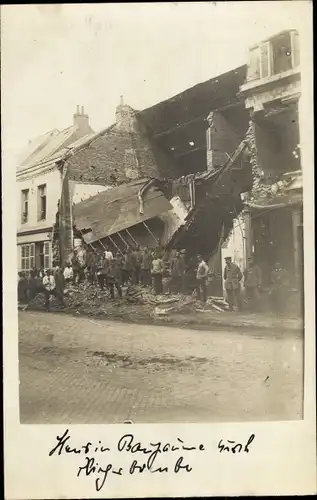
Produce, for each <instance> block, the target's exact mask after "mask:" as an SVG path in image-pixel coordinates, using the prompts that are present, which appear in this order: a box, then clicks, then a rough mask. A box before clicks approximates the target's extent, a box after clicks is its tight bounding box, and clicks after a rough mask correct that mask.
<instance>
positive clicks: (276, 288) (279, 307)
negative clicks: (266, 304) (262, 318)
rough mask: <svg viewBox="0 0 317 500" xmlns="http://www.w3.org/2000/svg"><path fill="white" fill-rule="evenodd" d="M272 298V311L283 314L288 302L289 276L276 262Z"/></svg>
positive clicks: (272, 276)
mask: <svg viewBox="0 0 317 500" xmlns="http://www.w3.org/2000/svg"><path fill="white" fill-rule="evenodd" d="M271 284H272V287H271V290H270V298H271V304H272V309H273V311H275V312H276V313H277V314H283V312H284V308H285V303H286V300H287V289H288V285H289V282H288V274H287V271H286V270H285V269H283V267H282V266H281V264H280V263H279V262H276V264H275V265H274V267H273V269H272V272H271Z"/></svg>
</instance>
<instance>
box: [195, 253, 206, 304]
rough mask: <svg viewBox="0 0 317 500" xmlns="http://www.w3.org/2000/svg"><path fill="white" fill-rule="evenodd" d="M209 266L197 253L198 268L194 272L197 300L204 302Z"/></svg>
mask: <svg viewBox="0 0 317 500" xmlns="http://www.w3.org/2000/svg"><path fill="white" fill-rule="evenodd" d="M208 272H209V267H208V266H207V264H206V262H205V261H204V259H203V257H202V256H201V255H198V268H197V273H196V279H197V295H198V300H202V301H203V302H206V300H207V277H208Z"/></svg>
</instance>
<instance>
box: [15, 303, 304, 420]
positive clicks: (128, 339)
mask: <svg viewBox="0 0 317 500" xmlns="http://www.w3.org/2000/svg"><path fill="white" fill-rule="evenodd" d="M277 333H278V332H272V331H270V332H267V333H258V334H257V333H256V329H255V331H254V334H252V335H251V334H250V333H248V334H242V333H237V332H234V331H230V332H229V331H227V332H224V331H214V332H210V331H209V332H207V331H195V330H190V329H177V328H170V327H155V326H144V325H135V324H133V325H132V324H126V323H119V322H112V321H103V320H95V319H94V320H91V319H89V318H83V317H71V316H67V315H63V314H54V313H48V314H47V313H42V312H30V311H27V312H21V313H19V335H20V337H19V339H20V341H19V365H20V412H21V413H20V416H21V422H22V423H122V422H123V421H124V420H126V419H131V420H133V421H134V422H200V421H206V422H216V421H239V420H240V421H245V420H275V419H278V420H283V419H285V420H286V419H298V418H301V415H302V413H301V412H302V395H303V392H302V391H303V390H302V382H303V376H302V371H303V339H302V336H300V335H297V334H288V335H283V336H282V335H278V334H277Z"/></svg>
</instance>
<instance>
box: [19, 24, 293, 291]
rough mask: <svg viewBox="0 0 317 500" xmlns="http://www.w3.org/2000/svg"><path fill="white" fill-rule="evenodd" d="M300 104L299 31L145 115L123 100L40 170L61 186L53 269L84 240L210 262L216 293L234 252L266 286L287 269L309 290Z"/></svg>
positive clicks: (268, 42) (261, 47) (276, 39)
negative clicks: (274, 272) (109, 119)
mask: <svg viewBox="0 0 317 500" xmlns="http://www.w3.org/2000/svg"><path fill="white" fill-rule="evenodd" d="M299 99H300V70H299V42H298V34H297V33H296V32H295V31H287V32H283V33H281V34H279V35H277V36H275V37H273V38H272V39H270V40H266V41H264V42H262V43H260V44H258V45H257V46H256V47H252V48H251V49H250V61H249V64H248V65H245V66H241V67H239V68H236V69H233V70H231V71H229V72H227V73H224V74H222V75H219V76H217V77H215V78H212V79H210V80H208V81H206V82H203V83H201V84H198V85H195V86H194V87H192V88H190V89H187V90H185V91H183V92H181V93H180V94H178V95H176V96H174V97H172V98H170V99H167V100H165V101H163V102H160V103H158V104H155V105H154V106H151V107H149V108H147V109H144V110H142V111H138V110H134V109H133V108H131V107H130V106H129V105H128V104H125V103H124V102H123V98H121V102H120V104H119V105H118V107H117V109H116V117H115V123H114V124H113V125H111V126H110V127H107V128H105V129H104V130H102V131H101V132H99V133H92V131H89V132H88V133H86V134H83V136H82V137H81V138H77V140H76V141H75V142H73V143H72V144H69V143H68V144H67V146H66V147H65V145H64V147H60V148H58V149H57V150H56V149H55V150H54V152H52V153H51V154H50V155H48V156H46V157H45V158H42V159H41V160H40V161H39V162H37V165H36V169H37V170H38V171H39V172H40V171H41V169H44V170H45V169H47V171H48V170H50V169H51V171H54V172H55V173H54V175H56V176H57V177H56V179H57V178H58V187H57V192H56V194H55V198H54V203H53V205H54V210H53V209H52V213H54V223H52V225H51V226H52V227H51V228H49V227H47V228H46V229H49V230H51V229H52V231H51V239H50V245H51V254H50V255H51V257H50V260H49V262H50V265H51V264H52V263H53V262H54V259H53V257H52V254H53V253H54V255H55V261H56V260H58V261H59V262H61V263H65V262H66V261H67V260H68V258H69V255H70V253H71V252H72V250H73V248H74V240H76V239H78V238H80V240H81V241H84V242H85V243H86V244H87V245H88V246H90V247H92V248H95V249H97V248H100V247H101V248H103V247H105V245H108V246H109V247H110V248H111V249H112V250H113V251H114V252H119V253H123V251H124V250H125V249H126V248H129V247H133V246H135V245H142V246H143V245H147V246H150V247H155V246H161V247H164V248H167V249H171V248H178V249H181V248H186V250H187V254H188V255H189V257H190V256H191V255H197V254H198V253H202V254H204V255H205V257H206V258H208V259H209V263H210V266H211V267H212V269H213V271H214V275H215V276H216V278H217V279H216V282H215V290H214V291H215V293H220V294H221V293H222V286H223V285H222V274H223V273H222V270H223V260H224V257H225V256H226V255H228V254H230V255H232V257H233V260H234V261H235V262H236V263H237V264H239V265H240V267H241V268H242V269H243V268H245V266H246V262H247V258H248V256H250V255H251V254H255V255H256V258H257V260H258V262H259V264H260V265H261V267H262V269H263V276H264V278H265V279H266V277H268V276H269V274H270V270H271V269H272V266H273V264H274V263H275V262H277V261H278V262H281V264H282V265H283V266H284V267H285V268H286V269H287V270H288V271H289V272H290V274H291V275H292V277H293V282H294V286H295V284H299V283H300V281H301V276H302V261H303V259H302V238H303V235H302V180H301V162H300V147H299V144H300V137H299V125H298V103H299ZM32 168H34V166H33V167H32ZM22 196H24V195H23V191H22ZM57 202H58V208H57ZM53 205H52V206H53ZM281 227H283V233H282V232H281V231H280V230H279V229H280V228H281ZM48 234H49V233H48ZM47 262H48V261H47ZM30 265H31V260H30V259H29V261H28V266H30ZM25 266H26V264H24V267H23V268H24V269H27V267H25ZM19 268H21V265H20V266H19Z"/></svg>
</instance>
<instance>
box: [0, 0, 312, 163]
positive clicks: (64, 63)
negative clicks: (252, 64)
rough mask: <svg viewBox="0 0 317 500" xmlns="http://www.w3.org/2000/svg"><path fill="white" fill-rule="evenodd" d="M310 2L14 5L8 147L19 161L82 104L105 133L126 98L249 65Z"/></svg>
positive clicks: (6, 49) (5, 123) (7, 72)
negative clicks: (254, 48)
mask: <svg viewBox="0 0 317 500" xmlns="http://www.w3.org/2000/svg"><path fill="white" fill-rule="evenodd" d="M304 4H306V6H307V5H309V4H308V3H306V2H304ZM304 6H305V5H304ZM302 8H303V2H300V1H298V2H297V1H295V2H287V1H285V2H284V1H281V2H279V1H274V2H243V1H241V2H228V3H227V2H220V3H217V2H206V3H205V2H201V3H200V2H193V3H177V2H170V3H143V4H137V3H134V4H78V5H76V4H68V5H67V4H56V5H42V6H41V5H13V6H4V7H2V16H1V38H2V40H1V43H2V144H3V146H2V147H3V148H4V149H5V151H6V153H7V156H8V157H9V158H10V161H12V162H14V161H16V157H17V156H18V154H19V153H20V151H21V150H23V148H24V147H25V146H26V145H27V143H28V140H30V139H33V138H35V137H36V136H38V135H40V134H43V133H45V132H47V131H49V130H51V129H54V128H58V129H63V128H66V127H68V126H70V125H71V124H72V120H73V118H72V117H73V113H74V112H75V110H76V106H77V105H80V106H84V107H85V112H86V113H87V114H89V118H90V124H91V126H92V128H93V129H94V130H95V131H98V130H101V129H102V128H105V127H107V126H109V125H110V124H111V123H113V122H114V120H115V108H116V106H117V105H118V104H119V101H120V95H123V97H124V102H125V103H127V104H129V105H131V106H132V107H133V108H135V109H144V108H146V107H149V106H151V105H153V104H156V103H157V102H159V101H162V100H164V99H167V98H169V97H172V96H173V95H175V94H178V93H179V92H181V91H183V90H185V89H186V88H189V87H191V86H193V85H195V84H197V83H200V82H202V81H205V80H208V79H209V78H212V77H214V76H217V75H219V74H221V73H223V72H226V71H228V70H230V69H233V68H235V67H238V66H240V65H242V64H246V63H247V60H248V48H249V47H250V46H251V45H253V44H255V43H257V42H259V41H261V40H263V39H265V38H267V37H269V36H270V35H273V34H274V33H278V32H279V31H282V30H283V29H291V28H296V29H299V30H301V29H302V28H303V26H302V25H301V23H303V22H304V21H306V22H307V16H305V15H303V12H304V11H303V10H302ZM207 108H208V103H206V110H207ZM207 114H208V113H207Z"/></svg>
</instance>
